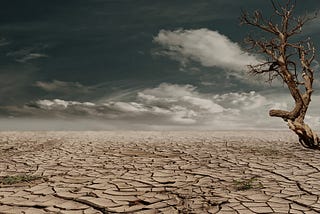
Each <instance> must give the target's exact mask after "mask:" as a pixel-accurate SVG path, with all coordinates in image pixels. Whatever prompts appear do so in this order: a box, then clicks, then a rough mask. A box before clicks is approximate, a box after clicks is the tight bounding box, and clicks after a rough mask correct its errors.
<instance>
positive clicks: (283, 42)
mask: <svg viewBox="0 0 320 214" xmlns="http://www.w3.org/2000/svg"><path fill="white" fill-rule="evenodd" d="M271 3H272V6H273V11H274V13H273V14H272V16H271V18H269V19H266V18H264V17H263V15H262V13H261V11H258V10H257V11H255V12H254V13H253V14H248V13H247V12H246V11H243V12H242V15H241V22H242V24H246V25H250V26H253V27H255V28H257V29H259V30H260V31H262V32H264V33H265V35H266V38H268V39H256V38H253V37H251V36H249V37H248V39H247V42H248V44H250V48H251V49H253V50H255V51H257V52H259V53H261V54H263V55H265V56H266V60H265V61H263V62H261V63H260V64H257V65H249V66H248V67H249V71H250V73H252V74H254V75H259V74H266V75H267V76H268V81H269V82H272V81H273V80H274V79H276V78H279V79H281V80H282V81H283V83H284V84H285V85H286V86H287V87H288V89H289V92H290V94H291V96H292V98H293V100H294V104H295V105H294V108H293V109H292V110H291V111H285V110H279V109H272V110H270V112H269V115H270V116H272V117H280V118H282V119H283V120H284V121H286V122H287V124H288V126H289V128H290V129H291V130H292V131H294V132H295V133H296V134H297V135H298V137H299V142H300V143H301V145H302V146H304V147H306V148H310V149H319V148H320V147H319V137H318V136H317V134H316V133H315V132H314V131H313V130H312V129H311V128H310V127H309V126H308V125H307V124H306V123H305V122H304V119H305V116H306V113H307V110H308V107H309V104H310V102H311V95H312V92H313V80H314V70H313V68H312V62H313V61H314V58H315V48H314V46H313V44H312V42H311V40H310V38H308V39H306V40H299V41H295V39H294V35H296V34H300V33H301V32H302V27H303V26H304V25H305V24H306V23H307V22H308V21H310V20H312V19H314V18H315V17H310V16H307V15H306V16H303V17H301V16H298V17H295V16H294V9H295V6H296V5H295V2H291V1H290V0H288V1H287V2H286V3H285V4H280V3H279V2H275V1H271Z"/></svg>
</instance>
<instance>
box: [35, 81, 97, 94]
mask: <svg viewBox="0 0 320 214" xmlns="http://www.w3.org/2000/svg"><path fill="white" fill-rule="evenodd" d="M34 86H36V87H38V88H41V89H42V90H44V91H47V92H58V93H88V92H89V91H90V90H91V89H90V87H87V86H84V85H82V84H80V83H78V82H64V81H59V80H53V81H52V82H43V81H37V82H36V83H35V84H34Z"/></svg>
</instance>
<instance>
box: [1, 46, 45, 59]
mask: <svg viewBox="0 0 320 214" xmlns="http://www.w3.org/2000/svg"><path fill="white" fill-rule="evenodd" d="M44 48H46V45H40V46H34V47H27V48H23V49H20V50H17V51H12V52H9V53H7V56H9V57H14V59H15V61H17V62H20V63H26V62H28V61H30V60H35V59H39V58H48V57H49V56H48V55H46V54H44V53H39V51H41V50H42V49H44Z"/></svg>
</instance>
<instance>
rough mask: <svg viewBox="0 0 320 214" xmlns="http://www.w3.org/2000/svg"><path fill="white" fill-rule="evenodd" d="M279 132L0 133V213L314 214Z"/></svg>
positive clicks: (297, 155) (315, 195)
mask: <svg viewBox="0 0 320 214" xmlns="http://www.w3.org/2000/svg"><path fill="white" fill-rule="evenodd" d="M319 160H320V152H319V151H311V150H306V149H303V148H302V147H301V146H300V145H299V144H298V142H297V139H296V137H295V136H294V134H292V133H290V132H282V131H234V132H231V131H228V132H223V131H219V132H218V131H216V132H209V131H208V132H205V131H202V132H200V131H199V132H134V131H126V132H121V131H118V132H0V213H30V214H37V213H66V214H67V213H70V214H71V213H83V214H84V213H88V214H89V213H92V214H93V213H141V214H142V213H146V214H147V213H150V214H151V213H219V214H222V213H225V214H229V213H230V214H231V213H238V214H250V213H305V214H311V213H320V199H319V195H320V161H319Z"/></svg>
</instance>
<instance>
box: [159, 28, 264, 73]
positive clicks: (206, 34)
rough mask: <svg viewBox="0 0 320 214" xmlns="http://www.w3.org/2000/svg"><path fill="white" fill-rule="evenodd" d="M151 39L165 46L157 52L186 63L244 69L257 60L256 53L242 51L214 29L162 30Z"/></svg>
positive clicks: (234, 69) (235, 69)
mask: <svg viewBox="0 0 320 214" xmlns="http://www.w3.org/2000/svg"><path fill="white" fill-rule="evenodd" d="M154 42H155V43H157V44H160V45H161V46H162V47H163V48H164V49H163V50H161V51H160V52H159V53H158V54H161V55H165V56H169V57H170V58H172V59H175V60H178V61H180V62H181V63H182V64H186V63H187V62H188V61H189V60H193V61H196V62H199V63H201V64H202V65H203V66H206V67H219V68H223V69H228V70H233V71H243V70H246V66H247V65H249V64H257V63H258V59H257V57H255V56H253V55H250V54H249V53H247V52H245V51H243V50H242V49H241V47H240V46H239V45H238V44H237V43H234V42H232V41H231V40H230V39H229V38H228V37H226V36H224V35H222V34H220V33H219V32H217V31H211V30H208V29H204V28H202V29H197V30H176V31H167V30H161V31H160V32H159V34H158V35H157V36H156V37H154Z"/></svg>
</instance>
